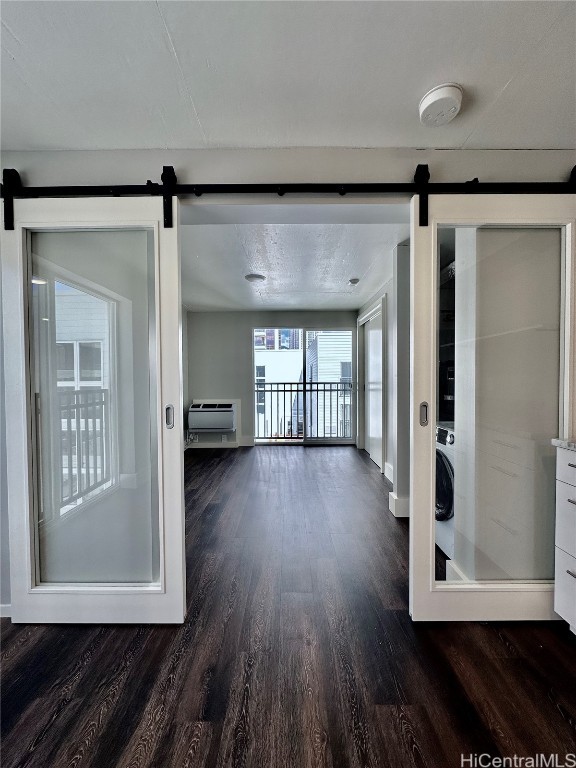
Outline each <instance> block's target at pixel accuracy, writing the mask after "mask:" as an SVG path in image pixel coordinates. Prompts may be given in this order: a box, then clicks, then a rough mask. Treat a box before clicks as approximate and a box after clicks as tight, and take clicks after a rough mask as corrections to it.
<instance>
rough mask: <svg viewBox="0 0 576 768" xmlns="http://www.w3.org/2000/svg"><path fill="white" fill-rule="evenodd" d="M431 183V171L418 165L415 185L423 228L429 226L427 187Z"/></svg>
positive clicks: (419, 221)
mask: <svg viewBox="0 0 576 768" xmlns="http://www.w3.org/2000/svg"><path fill="white" fill-rule="evenodd" d="M429 181H430V169H429V168H428V166H427V165H417V166H416V173H415V174H414V184H416V188H417V192H418V197H419V200H418V202H419V205H418V209H419V214H418V224H419V225H420V226H421V227H427V226H428V192H427V191H426V186H427V185H428V182H429Z"/></svg>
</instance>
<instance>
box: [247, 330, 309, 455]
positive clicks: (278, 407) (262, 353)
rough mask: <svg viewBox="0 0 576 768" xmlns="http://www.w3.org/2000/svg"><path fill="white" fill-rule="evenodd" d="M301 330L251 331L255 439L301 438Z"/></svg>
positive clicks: (289, 439) (279, 439)
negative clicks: (252, 334)
mask: <svg viewBox="0 0 576 768" xmlns="http://www.w3.org/2000/svg"><path fill="white" fill-rule="evenodd" d="M301 338H302V330H301V329H299V328H283V329H277V328H256V329H254V398H255V400H254V430H255V436H256V439H257V440H266V441H269V440H277V441H293V440H302V438H303V430H304V426H303V415H302V409H303V394H302V389H303V384H302V376H303V373H302V344H301Z"/></svg>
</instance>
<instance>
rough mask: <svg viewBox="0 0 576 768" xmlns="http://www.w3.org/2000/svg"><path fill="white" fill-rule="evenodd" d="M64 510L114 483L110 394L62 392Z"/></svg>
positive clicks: (87, 391)
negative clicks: (112, 473) (111, 453)
mask: <svg viewBox="0 0 576 768" xmlns="http://www.w3.org/2000/svg"><path fill="white" fill-rule="evenodd" d="M58 400H59V410H60V425H61V433H60V444H61V447H62V460H61V464H60V472H61V485H60V487H61V508H62V507H65V506H67V505H69V504H72V503H74V502H75V501H78V499H81V498H82V497H83V496H86V495H87V494H89V493H91V492H92V491H94V490H96V489H97V488H99V487H101V486H103V485H106V484H107V483H108V482H110V480H111V461H110V447H111V441H110V393H109V391H108V390H107V389H96V388H94V389H92V388H90V389H88V388H86V389H74V390H72V389H64V388H62V389H60V390H59V391H58Z"/></svg>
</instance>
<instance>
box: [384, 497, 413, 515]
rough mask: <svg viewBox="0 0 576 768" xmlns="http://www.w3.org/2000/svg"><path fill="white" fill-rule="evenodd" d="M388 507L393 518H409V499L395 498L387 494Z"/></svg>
mask: <svg viewBox="0 0 576 768" xmlns="http://www.w3.org/2000/svg"><path fill="white" fill-rule="evenodd" d="M388 507H389V508H390V512H392V514H393V515H394V517H410V498H409V497H408V496H396V494H395V493H389V494H388Z"/></svg>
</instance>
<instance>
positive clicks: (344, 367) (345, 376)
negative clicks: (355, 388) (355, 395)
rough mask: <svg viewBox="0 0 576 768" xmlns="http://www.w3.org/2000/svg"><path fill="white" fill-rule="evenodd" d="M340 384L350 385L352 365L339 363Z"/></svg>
mask: <svg viewBox="0 0 576 768" xmlns="http://www.w3.org/2000/svg"><path fill="white" fill-rule="evenodd" d="M340 382H341V383H342V384H352V363H351V362H350V361H342V362H341V363H340Z"/></svg>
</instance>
